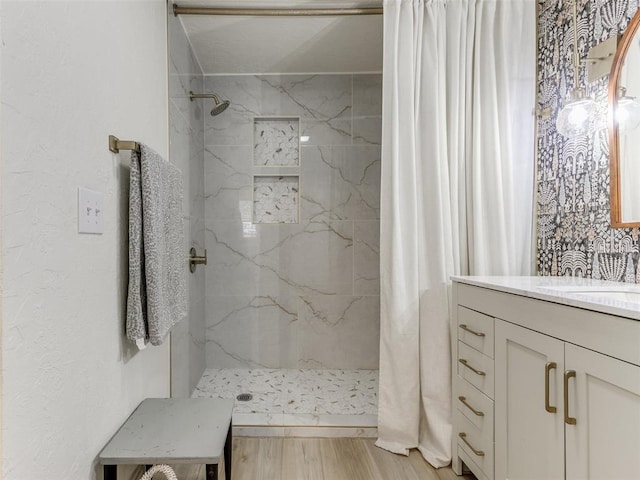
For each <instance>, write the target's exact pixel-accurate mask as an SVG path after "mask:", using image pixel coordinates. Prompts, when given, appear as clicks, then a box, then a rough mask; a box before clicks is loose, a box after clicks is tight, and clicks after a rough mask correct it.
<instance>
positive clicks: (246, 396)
mask: <svg viewBox="0 0 640 480" xmlns="http://www.w3.org/2000/svg"><path fill="white" fill-rule="evenodd" d="M251 399H253V395H251V394H250V393H241V394H240V395H238V396H237V397H236V400H238V401H239V402H248V401H249V400H251Z"/></svg>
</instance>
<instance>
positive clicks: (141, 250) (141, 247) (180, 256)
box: [127, 145, 187, 348]
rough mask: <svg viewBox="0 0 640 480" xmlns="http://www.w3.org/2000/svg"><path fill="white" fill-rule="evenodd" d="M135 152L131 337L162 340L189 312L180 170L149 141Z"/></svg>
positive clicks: (139, 342)
mask: <svg viewBox="0 0 640 480" xmlns="http://www.w3.org/2000/svg"><path fill="white" fill-rule="evenodd" d="M140 150H141V153H140V154H138V153H136V152H134V151H132V152H131V178H130V191H129V293H128V298H127V337H128V338H129V339H131V340H133V341H135V342H136V344H137V345H138V346H139V347H140V348H144V345H145V344H146V342H147V341H149V342H150V343H151V344H152V345H160V344H161V343H162V342H163V341H164V339H165V337H166V336H167V334H168V333H169V330H170V329H171V327H173V326H174V325H175V324H176V323H178V322H179V321H180V320H182V319H183V318H184V317H185V316H186V315H187V279H186V269H187V261H186V253H185V252H184V231H183V228H182V175H181V173H180V170H178V169H177V168H176V167H174V166H173V165H171V164H170V163H169V162H167V161H166V160H164V159H163V158H162V157H161V156H160V155H158V154H157V153H156V152H154V151H153V150H152V149H150V148H148V147H147V146H145V145H141V146H140Z"/></svg>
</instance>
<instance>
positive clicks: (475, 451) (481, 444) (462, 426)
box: [455, 412, 493, 478]
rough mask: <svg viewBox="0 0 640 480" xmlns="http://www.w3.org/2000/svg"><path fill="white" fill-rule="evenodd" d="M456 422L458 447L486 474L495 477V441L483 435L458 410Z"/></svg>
mask: <svg viewBox="0 0 640 480" xmlns="http://www.w3.org/2000/svg"><path fill="white" fill-rule="evenodd" d="M455 422H456V429H455V434H456V440H457V442H458V448H459V449H462V450H463V451H464V452H465V453H466V454H467V456H468V457H469V458H470V459H471V460H472V461H473V462H474V463H475V464H476V465H477V466H478V467H479V468H480V469H481V470H482V473H483V474H484V476H486V477H489V478H493V441H492V440H491V439H489V438H487V437H483V436H482V435H481V433H480V430H478V428H476V426H475V425H473V424H472V423H471V422H470V421H469V420H467V417H465V416H464V415H462V414H461V413H460V412H456V416H455ZM462 436H464V438H462ZM479 476H482V475H479Z"/></svg>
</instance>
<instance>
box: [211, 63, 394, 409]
mask: <svg viewBox="0 0 640 480" xmlns="http://www.w3.org/2000/svg"><path fill="white" fill-rule="evenodd" d="M204 88H205V90H207V91H215V92H216V93H218V94H219V95H220V96H221V97H224V98H228V99H229V100H230V101H231V106H230V107H229V108H228V109H227V110H226V111H225V112H224V114H223V115H218V116H217V117H211V116H209V115H205V116H204V129H205V133H204V135H205V160H204V170H205V179H204V183H205V187H204V195H205V212H204V213H205V244H206V248H207V250H208V253H209V265H208V266H207V268H206V269H205V276H206V290H207V291H206V308H205V310H206V315H207V319H206V361H207V366H208V367H210V368H214V367H215V368H259V369H265V368H289V369H292V368H313V369H368V368H377V366H378V351H379V316H380V313H379V301H380V300H379V293H380V278H379V269H380V266H379V256H380V253H379V250H380V247H379V235H380V233H379V232H380V223H379V219H380V168H381V161H380V158H381V149H380V138H381V134H380V128H381V125H382V76H381V75H375V74H372V75H329V74H327V75H255V76H252V75H246V76H215V77H205V86H204ZM296 128H297V132H296ZM296 149H297V150H296ZM294 151H297V158H296V157H294V155H293V153H294ZM300 421H302V420H300ZM311 421H313V420H311Z"/></svg>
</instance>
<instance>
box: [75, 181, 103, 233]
mask: <svg viewBox="0 0 640 480" xmlns="http://www.w3.org/2000/svg"><path fill="white" fill-rule="evenodd" d="M103 232H104V194H103V193H102V192H96V191H95V190H89V189H88V188H82V187H78V233H93V234H102V233H103Z"/></svg>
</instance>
